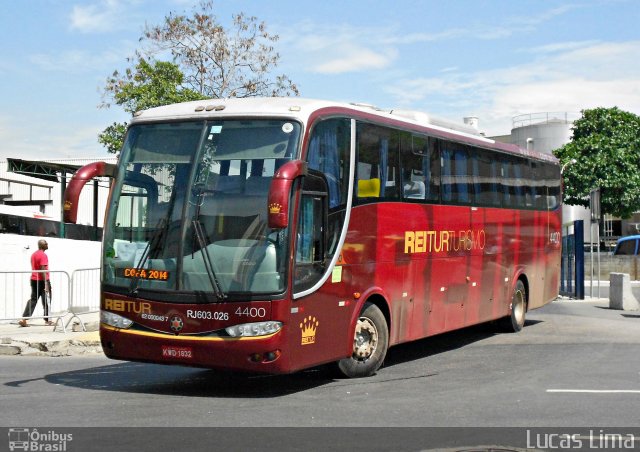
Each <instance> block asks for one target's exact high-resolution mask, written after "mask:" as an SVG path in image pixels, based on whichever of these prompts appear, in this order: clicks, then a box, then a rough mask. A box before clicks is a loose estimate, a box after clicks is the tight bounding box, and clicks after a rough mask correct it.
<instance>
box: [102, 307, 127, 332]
mask: <svg viewBox="0 0 640 452" xmlns="http://www.w3.org/2000/svg"><path fill="white" fill-rule="evenodd" d="M100 321H101V322H102V323H106V324H107V325H110V326H114V327H116V328H124V329H126V328H129V327H130V326H131V325H133V321H131V320H129V319H127V318H125V317H122V316H121V315H118V314H114V313H113V312H108V311H101V312H100Z"/></svg>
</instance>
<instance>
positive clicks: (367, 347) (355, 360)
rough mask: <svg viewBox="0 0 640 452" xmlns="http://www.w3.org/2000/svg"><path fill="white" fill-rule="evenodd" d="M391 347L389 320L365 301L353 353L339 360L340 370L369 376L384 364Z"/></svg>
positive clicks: (344, 373)
mask: <svg viewBox="0 0 640 452" xmlns="http://www.w3.org/2000/svg"><path fill="white" fill-rule="evenodd" d="M388 347H389V329H388V327H387V320H386V319H385V317H384V314H382V311H380V308H378V307H377V306H376V305H374V304H373V303H369V302H367V303H365V305H364V307H363V308H362V312H361V313H360V316H359V317H358V321H357V322H356V330H355V333H354V337H353V353H352V354H351V356H350V357H349V358H345V359H341V360H340V361H338V369H339V371H340V372H341V373H342V374H343V375H344V376H346V377H349V378H359V377H369V376H371V375H373V374H375V373H376V371H377V370H378V369H379V368H380V366H381V365H382V362H383V361H384V357H385V356H386V354H387V348H388Z"/></svg>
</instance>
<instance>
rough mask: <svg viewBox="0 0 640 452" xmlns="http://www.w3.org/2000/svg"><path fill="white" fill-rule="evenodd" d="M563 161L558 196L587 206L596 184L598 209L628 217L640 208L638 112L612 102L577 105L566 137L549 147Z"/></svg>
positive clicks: (568, 202) (572, 202)
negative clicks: (577, 114) (589, 106)
mask: <svg viewBox="0 0 640 452" xmlns="http://www.w3.org/2000/svg"><path fill="white" fill-rule="evenodd" d="M554 154H555V155H556V157H558V158H559V159H560V162H561V163H562V164H566V163H568V162H571V160H572V159H575V160H576V163H573V164H569V165H566V166H565V171H564V174H563V176H564V201H565V203H567V204H571V205H580V206H585V207H588V206H589V192H590V191H591V190H592V189H595V188H598V187H599V188H600V190H601V193H600V202H601V209H602V212H603V213H608V214H612V215H614V216H617V217H620V218H628V217H630V216H631V214H632V213H634V212H637V211H640V117H639V116H637V115H634V114H633V113H629V112H626V111H622V110H620V109H618V108H617V107H613V108H594V109H591V110H584V111H582V117H581V118H580V119H578V120H577V121H576V122H575V123H574V127H573V137H572V138H571V141H570V142H569V143H567V144H565V145H564V146H562V147H561V148H559V149H556V150H555V151H554Z"/></svg>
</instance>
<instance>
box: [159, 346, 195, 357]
mask: <svg viewBox="0 0 640 452" xmlns="http://www.w3.org/2000/svg"><path fill="white" fill-rule="evenodd" d="M162 357H163V358H178V359H191V358H193V351H192V350H191V347H171V346H167V345H163V346H162Z"/></svg>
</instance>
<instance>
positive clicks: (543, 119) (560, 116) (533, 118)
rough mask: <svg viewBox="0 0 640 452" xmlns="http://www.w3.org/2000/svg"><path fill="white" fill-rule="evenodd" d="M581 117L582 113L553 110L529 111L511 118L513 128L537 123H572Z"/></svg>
mask: <svg viewBox="0 0 640 452" xmlns="http://www.w3.org/2000/svg"><path fill="white" fill-rule="evenodd" d="M580 117H581V114H580V113H576V112H569V111H552V112H543V113H528V114H524V115H518V116H514V117H513V118H512V119H511V128H512V129H517V128H518V127H527V126H533V125H537V124H551V123H563V124H571V123H573V122H574V121H575V120H576V119H579V118H580Z"/></svg>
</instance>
